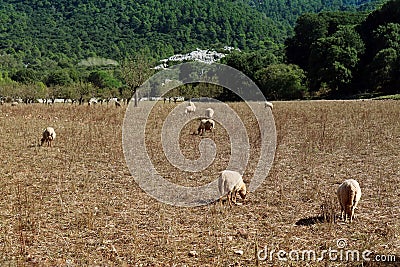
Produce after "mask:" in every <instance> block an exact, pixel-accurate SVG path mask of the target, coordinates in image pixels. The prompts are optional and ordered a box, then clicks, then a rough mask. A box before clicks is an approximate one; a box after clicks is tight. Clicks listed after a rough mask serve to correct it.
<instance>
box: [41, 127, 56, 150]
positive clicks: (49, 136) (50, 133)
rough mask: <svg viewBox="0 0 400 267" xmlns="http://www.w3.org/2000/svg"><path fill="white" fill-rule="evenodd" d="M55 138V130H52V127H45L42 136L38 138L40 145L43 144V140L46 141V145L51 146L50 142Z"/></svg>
mask: <svg viewBox="0 0 400 267" xmlns="http://www.w3.org/2000/svg"><path fill="white" fill-rule="evenodd" d="M55 138H56V132H55V131H54V128H53V127H47V128H46V129H45V130H44V131H43V137H42V139H41V140H40V141H41V144H40V146H43V143H44V142H47V146H50V147H51V143H52V142H53V140H54V139H55Z"/></svg>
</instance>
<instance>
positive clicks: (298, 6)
mask: <svg viewBox="0 0 400 267" xmlns="http://www.w3.org/2000/svg"><path fill="white" fill-rule="evenodd" d="M247 2H248V3H249V4H250V5H251V6H253V7H255V8H256V9H257V10H259V11H261V12H262V13H264V14H266V15H267V16H268V17H269V18H272V19H273V20H274V21H281V22H282V23H283V25H285V27H288V28H289V29H290V28H291V26H294V24H295V22H296V20H297V18H298V17H299V16H300V15H302V14H304V13H319V12H328V11H363V10H373V9H375V8H376V7H377V6H379V5H381V4H383V3H384V2H386V1H382V0H326V1H315V0H314V1H303V0H292V1H286V0H247Z"/></svg>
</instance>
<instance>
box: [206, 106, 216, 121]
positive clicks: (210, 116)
mask: <svg viewBox="0 0 400 267" xmlns="http://www.w3.org/2000/svg"><path fill="white" fill-rule="evenodd" d="M213 116H214V110H213V109H212V108H208V109H206V117H207V118H209V119H211V118H212V117H213Z"/></svg>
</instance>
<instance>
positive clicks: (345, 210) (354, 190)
mask: <svg viewBox="0 0 400 267" xmlns="http://www.w3.org/2000/svg"><path fill="white" fill-rule="evenodd" d="M265 107H266V108H267V107H268V108H271V109H272V108H273V105H272V103H271V102H268V101H266V102H265ZM195 111H196V106H195V105H194V104H193V103H192V102H189V105H188V106H187V107H186V109H185V113H191V112H195ZM205 116H206V118H204V119H201V120H200V125H199V127H198V130H197V134H199V135H203V134H204V133H205V132H206V131H210V132H213V130H214V129H215V121H214V120H213V119H212V117H213V116H214V110H213V109H212V108H207V109H206V111H205ZM55 138H56V132H55V130H54V128H52V127H47V128H46V129H45V130H44V131H43V133H42V139H41V144H40V145H41V146H43V144H44V143H47V146H50V147H51V146H52V142H53V140H54V139H55ZM218 190H219V193H220V196H221V197H220V198H219V202H220V203H221V205H222V198H223V197H225V196H227V199H228V203H229V205H230V206H231V207H232V203H234V204H235V205H238V203H237V194H239V195H240V197H241V198H242V199H243V200H245V198H246V194H247V189H246V184H245V183H244V182H243V178H242V175H241V174H240V173H238V172H236V171H231V170H224V171H222V172H221V174H220V176H219V178H218ZM337 197H338V199H339V204H340V209H341V212H340V214H341V217H342V219H343V220H344V221H345V222H346V221H347V219H349V221H350V223H351V222H352V221H353V219H354V212H355V209H356V208H357V204H358V202H359V201H360V198H361V188H360V185H359V183H358V182H357V181H356V180H354V179H348V180H345V181H344V182H343V183H342V184H341V185H340V186H339V188H338V189H337Z"/></svg>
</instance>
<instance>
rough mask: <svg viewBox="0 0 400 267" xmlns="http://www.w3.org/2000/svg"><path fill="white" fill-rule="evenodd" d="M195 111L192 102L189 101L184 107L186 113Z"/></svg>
mask: <svg viewBox="0 0 400 267" xmlns="http://www.w3.org/2000/svg"><path fill="white" fill-rule="evenodd" d="M195 111H196V106H195V105H194V104H193V103H192V102H189V105H188V106H187V107H186V109H185V113H186V114H187V113H191V112H195Z"/></svg>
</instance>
